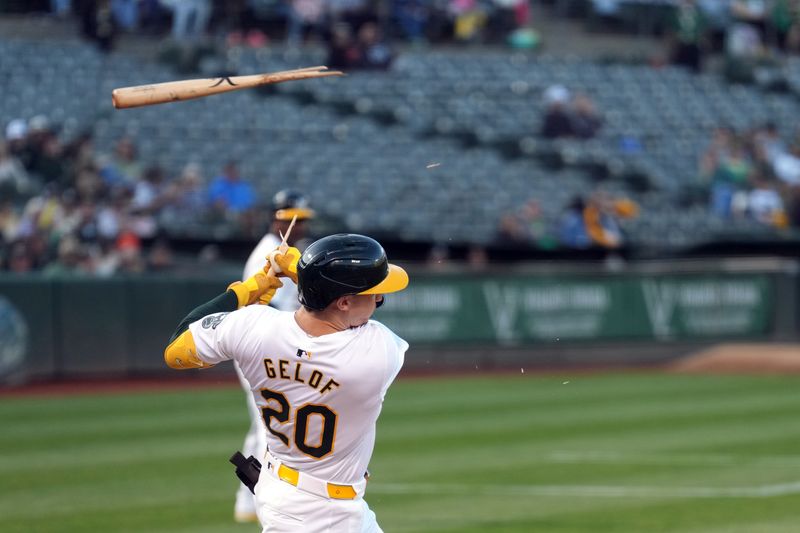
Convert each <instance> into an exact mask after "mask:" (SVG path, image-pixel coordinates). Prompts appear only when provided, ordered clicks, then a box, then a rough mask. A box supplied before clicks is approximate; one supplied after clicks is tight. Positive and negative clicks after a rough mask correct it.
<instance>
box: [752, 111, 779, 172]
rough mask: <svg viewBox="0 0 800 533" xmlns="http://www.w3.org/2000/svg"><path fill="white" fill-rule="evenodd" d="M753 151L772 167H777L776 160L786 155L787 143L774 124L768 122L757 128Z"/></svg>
mask: <svg viewBox="0 0 800 533" xmlns="http://www.w3.org/2000/svg"><path fill="white" fill-rule="evenodd" d="M753 144H754V146H753V149H754V151H755V152H756V153H757V154H758V157H759V158H761V159H762V160H763V161H764V162H766V163H767V164H768V165H769V166H770V167H773V166H774V165H775V160H776V159H777V158H778V156H780V155H781V154H784V153H786V143H785V142H784V141H783V139H781V134H780V132H779V131H778V127H777V125H776V124H775V123H774V122H768V123H766V124H764V126H762V127H760V128H757V129H756V131H755V132H754V135H753Z"/></svg>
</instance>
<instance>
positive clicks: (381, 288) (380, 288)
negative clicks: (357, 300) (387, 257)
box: [358, 263, 408, 294]
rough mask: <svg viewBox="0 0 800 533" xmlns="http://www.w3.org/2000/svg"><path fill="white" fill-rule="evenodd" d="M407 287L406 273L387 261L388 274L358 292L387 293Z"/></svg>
mask: <svg viewBox="0 0 800 533" xmlns="http://www.w3.org/2000/svg"><path fill="white" fill-rule="evenodd" d="M406 287H408V273H406V271H405V270H403V269H402V268H401V267H399V266H397V265H393V264H391V263H389V274H388V275H387V276H386V277H385V278H384V279H383V281H381V282H380V283H378V284H377V285H375V286H374V287H372V288H371V289H367V290H365V291H363V292H359V293H358V294H389V293H392V292H397V291H402V290H403V289H405V288H406Z"/></svg>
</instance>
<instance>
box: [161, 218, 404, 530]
mask: <svg viewBox="0 0 800 533" xmlns="http://www.w3.org/2000/svg"><path fill="white" fill-rule="evenodd" d="M269 265H270V267H271V268H272V270H273V271H275V272H277V273H278V275H279V276H281V277H288V278H289V279H292V280H293V281H295V282H296V283H297V286H298V291H299V294H300V303H301V304H302V307H301V308H300V309H299V310H297V311H295V312H289V311H279V310H277V309H274V308H272V307H269V306H268V305H252V304H255V303H267V302H268V301H269V300H270V298H272V297H273V296H274V295H275V291H276V290H277V289H279V288H280V287H281V286H282V283H281V281H280V280H278V279H277V278H276V277H273V276H272V275H270V274H269V273H268V270H267V269H266V268H265V269H262V270H260V271H259V272H257V273H256V274H255V275H254V276H252V277H250V278H248V279H247V280H245V281H244V282H236V283H233V284H231V286H230V287H229V288H228V291H227V292H225V293H223V294H221V295H219V296H217V297H216V298H214V299H213V300H211V301H209V302H207V303H206V304H203V305H201V306H200V307H198V308H196V309H195V310H194V311H192V312H191V313H190V314H189V315H188V316H187V317H186V318H184V319H183V321H182V322H181V323H180V325H179V326H178V329H177V331H176V332H175V334H174V335H173V337H172V339H171V341H170V345H169V346H168V347H167V349H166V350H165V352H164V357H165V360H166V362H167V364H168V365H169V366H170V367H172V368H178V369H181V368H206V367H210V366H213V365H215V364H217V363H219V362H222V361H226V360H233V361H235V362H236V363H238V365H239V368H240V369H241V371H242V373H243V374H244V376H245V379H246V381H247V383H248V384H249V386H250V391H251V394H252V395H253V398H254V400H255V403H256V405H257V407H258V409H259V410H260V413H261V416H262V419H263V422H264V425H265V427H266V429H267V433H266V436H267V446H268V451H267V452H266V453H265V455H264V464H263V468H262V469H261V474H260V477H259V480H258V483H257V485H256V486H255V495H256V501H257V513H258V518H259V520H260V521H261V525H262V526H263V531H264V532H304V533H314V532H332V531H336V532H338V531H351V532H364V533H367V532H380V531H381V529H380V527H379V526H378V523H377V521H376V518H375V514H374V513H373V512H372V511H371V510H370V509H369V507H368V505H367V503H366V502H365V501H364V499H363V496H364V491H365V488H366V485H367V473H366V472H367V466H368V464H369V460H370V457H371V456H372V450H373V447H374V444H375V423H376V421H377V418H378V415H379V414H380V410H381V406H382V403H383V398H384V395H385V394H386V391H387V389H388V388H389V385H390V384H391V383H392V381H394V378H395V377H396V376H397V373H398V372H399V371H400V368H401V366H402V364H403V359H404V355H405V352H406V350H407V349H408V344H407V343H406V342H405V341H404V340H402V339H401V338H399V337H398V336H396V335H395V334H394V333H392V332H391V331H390V330H389V329H388V328H387V327H385V326H384V325H382V324H380V323H379V322H376V321H373V320H370V317H371V316H372V314H373V312H374V311H375V309H376V308H377V307H378V306H380V305H381V304H382V303H383V301H384V296H383V295H384V294H387V293H392V292H396V291H400V290H403V289H404V288H405V287H406V286H407V285H408V275H407V274H406V273H405V271H404V270H403V269H402V268H400V267H397V266H395V265H392V264H389V262H388V260H387V257H386V253H385V252H384V250H383V248H382V247H381V245H380V244H378V242H377V241H375V240H373V239H370V238H369V237H365V236H362V235H352V234H339V235H332V236H329V237H325V238H322V239H320V240H318V241H316V242H314V243H312V244H311V245H310V246H309V247H308V248H307V249H306V250H305V252H303V254H302V256H301V255H300V253H299V251H298V250H297V249H296V248H289V249H288V250H287V251H286V252H285V253H281V252H273V253H272V254H271V255H270V259H269Z"/></svg>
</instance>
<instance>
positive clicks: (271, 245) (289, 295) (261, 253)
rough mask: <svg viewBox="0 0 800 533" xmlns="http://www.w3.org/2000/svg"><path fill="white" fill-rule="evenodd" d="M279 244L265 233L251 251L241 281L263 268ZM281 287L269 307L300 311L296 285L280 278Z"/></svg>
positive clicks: (275, 237)
mask: <svg viewBox="0 0 800 533" xmlns="http://www.w3.org/2000/svg"><path fill="white" fill-rule="evenodd" d="M280 244H281V240H280V239H279V238H278V237H277V236H276V235H273V234H272V233H267V234H266V235H264V237H263V238H262V239H261V240H260V241H259V243H258V244H257V245H256V247H255V248H254V249H253V251H252V253H251V254H250V257H248V258H247V263H245V265H244V273H243V274H242V280H246V279H247V278H249V277H251V276H253V275H254V274H255V273H256V272H258V271H259V270H261V269H262V268H264V265H266V264H267V256H268V255H269V254H270V253H272V252H274V251H275V250H276V249H277V248H278V246H279V245H280ZM281 281H282V282H283V287H281V288H280V289H278V290H277V291H276V292H275V296H273V297H272V301H271V302H270V305H272V307H275V308H276V309H280V310H281V311H296V310H297V309H300V302H299V301H298V299H297V285H295V283H294V282H293V281H292V280H290V279H289V278H281Z"/></svg>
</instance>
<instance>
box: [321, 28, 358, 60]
mask: <svg viewBox="0 0 800 533" xmlns="http://www.w3.org/2000/svg"><path fill="white" fill-rule="evenodd" d="M360 55H361V54H360V51H359V49H358V46H357V44H356V42H355V39H354V38H353V31H352V29H351V28H350V25H349V24H345V23H343V22H341V23H337V24H335V25H334V26H333V30H332V33H331V39H330V44H329V46H328V61H327V62H326V64H327V65H328V66H329V67H330V68H334V69H337V68H338V69H343V70H349V69H351V68H353V67H355V66H357V65H358V63H359V61H360Z"/></svg>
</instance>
